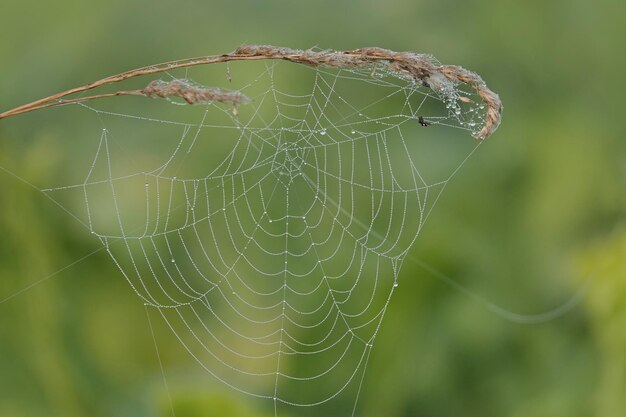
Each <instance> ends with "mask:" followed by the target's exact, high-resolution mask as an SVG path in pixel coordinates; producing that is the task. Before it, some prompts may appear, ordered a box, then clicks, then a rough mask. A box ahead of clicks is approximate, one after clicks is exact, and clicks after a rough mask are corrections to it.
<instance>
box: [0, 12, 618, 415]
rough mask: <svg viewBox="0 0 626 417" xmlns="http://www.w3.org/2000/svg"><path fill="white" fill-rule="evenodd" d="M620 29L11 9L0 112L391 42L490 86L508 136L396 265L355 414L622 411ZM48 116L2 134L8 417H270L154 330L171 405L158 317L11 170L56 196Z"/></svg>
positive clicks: (1, 353)
mask: <svg viewBox="0 0 626 417" xmlns="http://www.w3.org/2000/svg"><path fill="white" fill-rule="evenodd" d="M624 16H626V3H623V2H615V1H609V0H602V1H596V2H589V1H580V0H568V1H565V0H559V1H525V2H521V1H513V0H502V1H486V0H482V1H473V0H468V1H449V0H446V1H435V0H430V1H420V0H404V1H394V0H390V1H380V0H367V1H329V0H318V1H315V2H297V1H275V0H270V1H219V2H218V1H199V0H198V1H189V0H183V1H176V2H174V1H162V2H148V1H119V0H111V1H107V2H97V3H94V2H88V1H84V2H72V1H66V0H58V1H55V2H41V1H33V0H25V1H20V2H17V1H6V0H5V1H3V2H2V4H0V38H1V39H2V42H0V62H1V63H2V65H0V103H1V109H2V110H5V109H8V108H12V107H15V106H16V105H19V104H22V103H23V102H26V101H30V100H33V99H36V98H39V97H42V96H45V95H48V94H51V93H54V92H57V91H60V90H64V89H67V88H70V87H73V86H75V85H80V84H84V83H86V82H89V81H92V80H95V79H98V78H101V77H103V76H106V75H110V74H112V73H117V72H120V71H121V70H124V69H129V68H134V67H138V66H143V65H147V64H151V63H156V62H162V61H167V60H171V59H176V58H185V57H190V56H198V55H206V54H213V53H221V52H227V51H230V50H233V49H234V48H236V47H237V46H238V45H240V44H242V43H260V44H263V43H267V44H276V45H283V46H289V47H294V48H307V47H312V46H317V47H320V48H333V49H351V48H357V47H362V46H380V47H386V48H390V49H394V50H412V51H417V52H425V53H432V54H433V55H435V56H436V57H437V58H438V59H439V60H440V61H441V62H443V63H448V64H458V65H462V66H464V67H466V68H469V69H471V70H474V71H476V72H478V73H479V74H481V75H482V76H483V78H484V79H485V80H486V81H487V83H488V85H489V86H490V87H491V88H492V89H494V90H495V91H496V92H498V93H499V94H500V97H501V98H502V101H503V102H504V105H505V113H504V119H503V124H502V125H501V127H500V129H499V130H498V131H497V133H496V134H495V135H494V136H493V137H492V138H491V139H489V141H488V142H487V143H485V144H484V146H481V147H480V148H479V150H478V152H477V153H476V154H475V155H474V156H473V157H472V158H471V159H470V160H469V162H468V163H467V164H466V165H465V166H464V167H463V169H462V171H461V173H460V175H459V176H457V177H456V178H455V180H454V181H453V182H451V183H450V185H449V186H448V188H447V189H446V191H445V192H444V194H443V197H442V198H441V200H440V201H439V202H438V205H437V207H436V209H435V210H434V212H433V215H432V216H431V217H430V218H429V222H428V223H427V225H426V227H425V229H424V231H423V232H422V235H421V236H420V237H419V239H418V241H417V244H416V245H415V247H414V248H413V249H412V251H411V255H410V259H407V261H406V262H405V263H404V266H403V270H402V272H401V275H400V282H401V291H398V292H397V293H396V294H395V296H394V298H393V300H392V303H391V305H390V309H389V311H388V312H387V316H386V320H385V322H384V324H383V328H382V330H381V333H380V336H379V337H378V339H377V345H376V347H375V349H374V351H373V354H372V357H371V360H370V364H369V367H368V371H367V375H366V380H365V385H364V388H363V392H362V393H361V397H360V400H359V404H358V407H357V412H356V415H359V416H398V417H401V416H481V417H482V416H524V417H534V416H537V417H539V416H550V417H559V416H563V417H565V416H567V417H575V416H601V417H617V416H623V415H626V279H625V277H626V262H625V261H624V260H625V259H626V225H625V224H624V211H625V210H624V209H625V207H626V205H625V202H626V201H625V200H626V198H625V196H626V193H624V191H625V185H626V143H625V141H624V140H623V138H624V133H625V130H626V129H625V125H624V123H622V121H621V116H620V113H619V112H620V109H623V108H624V97H623V94H624V93H623V92H624V91H626V89H625V82H624V77H623V74H624V73H626V62H625V60H626V57H625V54H624V52H623V46H622V44H623V40H624V39H626V26H624V25H623V19H624ZM53 116H54V115H53V114H50V116H42V117H41V118H38V119H36V120H37V121H38V122H39V123H37V124H34V123H32V122H29V117H30V116H29V115H26V116H20V119H18V118H15V119H8V120H2V121H0V236H1V238H0V300H5V301H0V416H17V417H19V416H64V417H65V416H67V417H74V416H168V415H171V410H170V399H169V398H170V397H171V403H172V404H173V405H174V411H175V412H176V415H177V416H178V417H185V416H226V415H228V416H263V415H272V414H273V413H272V412H271V411H268V410H267V409H259V408H258V407H257V404H256V403H254V402H250V401H247V400H246V399H245V398H244V399H242V398H241V396H239V395H236V394H233V393H231V392H229V391H227V390H224V389H220V388H216V386H215V385H214V384H212V382H211V381H207V380H208V379H209V378H208V377H207V376H206V374H204V373H201V372H200V371H199V370H198V369H197V367H194V363H191V362H189V361H188V360H186V358H184V357H183V356H184V355H182V354H181V352H180V349H179V347H178V346H177V341H176V340H175V338H173V337H168V335H167V333H166V332H164V331H157V332H156V335H157V337H158V340H157V345H158V347H159V349H160V353H161V355H162V356H163V357H164V360H165V361H166V362H167V363H168V364H170V367H169V369H168V370H167V375H168V380H167V383H168V386H169V389H165V387H164V383H163V379H162V374H161V370H160V367H159V361H158V359H157V357H156V353H155V344H154V342H153V340H152V335H151V332H150V326H149V324H148V320H147V317H146V312H145V310H144V308H143V306H142V305H141V303H140V302H139V301H138V300H137V298H136V296H135V294H133V293H132V292H131V291H129V289H128V285H127V283H126V282H125V281H124V280H123V278H122V276H121V275H120V274H119V273H118V272H117V270H116V269H115V267H114V265H113V264H112V262H111V260H110V258H109V257H108V256H107V255H106V254H105V253H103V252H97V253H96V254H94V255H92V256H89V257H87V258H86V259H82V260H81V258H83V257H84V256H86V255H88V254H90V253H91V252H93V251H96V250H97V249H99V245H98V243H97V242H96V241H95V240H93V239H92V238H91V236H89V234H88V233H85V231H84V229H82V228H81V227H79V226H78V225H77V224H76V222H75V221H74V220H73V219H72V218H71V217H70V216H68V215H67V213H64V212H63V211H62V210H60V209H59V208H58V207H57V206H55V205H54V204H53V203H51V202H50V201H49V200H47V199H46V198H45V196H44V195H43V194H42V193H41V192H39V191H37V190H36V189H34V188H33V187H31V186H29V185H28V184H26V183H24V182H23V181H21V180H19V179H18V178H16V177H15V176H14V175H11V173H14V174H16V175H18V176H19V177H21V178H23V179H25V180H27V181H29V182H31V183H33V184H35V185H36V186H40V184H42V183H49V182H54V178H50V175H51V174H50V173H51V172H56V171H57V168H58V167H56V166H55V157H56V155H58V154H59V153H63V152H64V150H63V149H57V148H56V147H54V141H53V140H51V139H50V138H51V137H54V135H58V134H59V131H60V129H61V126H59V125H58V123H57V124H55V121H54V118H53ZM30 120H33V119H30ZM468 140H471V139H469V137H468ZM424 265H427V267H424ZM66 267H67V268H66ZM428 268H434V269H435V270H437V271H441V273H443V274H445V276H447V277H450V278H451V279H452V280H454V282H456V283H458V284H460V285H461V286H462V288H464V289H465V290H463V289H459V287H457V286H455V285H453V284H450V283H449V282H448V283H446V280H445V279H442V278H441V277H439V278H438V277H437V274H436V273H433V272H431V271H429V269H428ZM59 270H61V271H60V272H58V273H55V272H56V271H59ZM53 273H54V275H52V276H50V274H53ZM33 284H34V285H33ZM31 285H32V286H31ZM29 286H31V287H29ZM25 288H28V289H27V290H26V291H23V292H21V291H22V289H25ZM576 294H581V295H582V296H581V297H580V301H579V302H577V303H576V304H575V305H574V306H573V307H572V308H570V309H566V311H565V312H564V314H557V313H558V312H559V311H555V309H556V308H558V307H559V306H562V305H564V304H565V303H567V302H568V300H570V299H571V298H572V297H576ZM7 298H9V299H7ZM490 303H491V304H490ZM494 305H497V306H501V307H502V308H503V309H505V310H506V311H507V312H511V313H518V314H522V315H531V316H524V317H517V316H515V315H513V314H508V313H502V311H501V310H498V309H497V308H496V307H494ZM546 312H552V313H555V314H553V316H555V317H550V314H548V315H547V316H546V317H545V320H535V321H532V320H530V321H531V322H529V323H519V321H520V320H518V319H519V318H533V317H536V316H532V315H536V314H542V313H546ZM154 318H156V316H154ZM521 321H523V320H521ZM153 325H154V326H157V327H158V326H159V324H158V323H155V322H154V320H153ZM171 364H173V365H171ZM268 413H269V414H268Z"/></svg>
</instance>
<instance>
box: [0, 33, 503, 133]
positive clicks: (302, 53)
mask: <svg viewBox="0 0 626 417" xmlns="http://www.w3.org/2000/svg"><path fill="white" fill-rule="evenodd" d="M264 59H282V60H286V61H291V62H295V63H299V64H305V65H309V66H312V67H334V68H356V67H367V66H370V65H372V64H375V63H378V64H379V65H385V66H387V67H388V68H389V69H390V70H392V71H395V72H396V73H398V74H401V75H405V76H409V77H412V78H413V79H414V80H415V81H417V82H420V83H423V84H425V85H428V86H430V87H431V88H433V89H437V88H438V87H439V86H441V85H442V80H448V81H451V82H453V83H464V84H467V85H469V86H471V87H472V88H473V89H474V90H475V91H476V93H477V94H478V95H479V96H480V98H481V99H482V100H483V102H484V103H485V105H486V106H487V112H486V115H485V125H484V126H483V128H482V129H481V130H480V132H477V133H476V134H475V136H476V138H478V139H481V140H482V139H486V138H487V137H489V136H490V135H491V134H492V133H493V132H494V131H495V130H496V129H497V127H498V125H499V124H500V119H501V116H502V103H501V101H500V98H499V97H498V95H497V94H496V93H494V92H493V91H491V90H490V89H489V88H488V87H487V85H486V84H485V82H484V81H483V80H482V79H481V78H480V76H479V75H478V74H476V73H474V72H471V71H468V70H466V69H464V68H462V67H459V66H456V65H438V64H436V63H434V62H433V59H432V57H430V56H428V55H422V54H415V53H412V52H394V51H390V50H387V49H382V48H361V49H356V50H353V51H344V52H336V51H313V50H295V49H289V48H280V47H274V46H256V45H244V46H241V47H239V48H237V49H236V50H235V51H233V52H231V53H228V54H222V55H212V56H204V57H197V58H189V59H183V60H179V61H171V62H165V63H162V64H158V65H152V66H149V67H143V68H137V69H133V70H130V71H126V72H123V73H121V74H117V75H113V76H110V77H106V78H103V79H101V80H98V81H94V82H92V83H89V84H86V85H83V86H80V87H76V88H72V89H70V90H66V91H63V92H60V93H57V94H53V95H51V96H49V97H45V98H42V99H40V100H36V101H33V102H31V103H28V104H24V105H22V106H19V107H16V108H14V109H12V110H8V111H6V112H4V113H0V119H4V118H7V117H10V116H15V115H18V114H21V113H26V112H30V111H33V110H38V109H42V108H46V107H52V106H58V105H62V104H67V103H79V102H85V101H89V100H94V99H99V98H105V97H112V96H121V95H144V96H150V95H151V94H149V88H148V87H146V88H144V89H143V90H132V91H118V92H116V93H109V94H100V95H92V96H89V97H80V98H74V99H69V100H63V98H64V97H66V96H69V95H72V94H76V93H81V92H84V91H88V90H92V89H95V88H98V87H101V86H104V85H109V84H114V83H118V82H121V81H124V80H127V79H130V78H134V77H139V76H143V75H150V74H157V73H162V72H165V71H170V70H175V69H179V68H186V67H192V66H199V65H209V64H215V63H220V62H229V61H253V60H264ZM216 91H217V89H216ZM59 100H60V101H59ZM233 104H237V103H233Z"/></svg>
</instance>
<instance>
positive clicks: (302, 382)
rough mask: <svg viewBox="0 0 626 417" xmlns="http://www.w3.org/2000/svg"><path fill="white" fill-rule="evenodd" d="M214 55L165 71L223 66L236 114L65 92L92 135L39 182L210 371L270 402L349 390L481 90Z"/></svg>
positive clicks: (315, 400) (449, 173)
mask: <svg viewBox="0 0 626 417" xmlns="http://www.w3.org/2000/svg"><path fill="white" fill-rule="evenodd" d="M214 67H215V68H210V69H207V68H203V69H202V70H193V71H194V73H193V74H191V73H190V72H184V73H181V74H173V73H172V74H169V77H171V78H172V79H177V78H185V79H189V78H193V79H194V81H198V82H201V83H203V82H204V81H206V85H215V80H220V81H222V80H223V83H224V85H225V86H226V87H227V88H230V89H234V90H238V91H240V92H242V93H244V94H246V95H247V96H248V97H250V98H251V99H252V102H251V103H250V104H247V105H242V106H241V107H240V108H239V109H238V112H237V113H238V114H237V115H235V114H234V113H233V111H232V108H230V107H229V106H226V105H223V104H218V103H212V104H207V105H202V106H188V105H176V104H181V103H177V102H176V101H175V100H173V101H171V102H168V101H167V100H147V101H146V99H138V98H124V99H118V100H117V101H116V100H112V101H110V102H101V103H91V104H88V105H87V104H77V105H71V106H66V107H65V108H70V107H71V108H72V109H73V111H76V112H80V113H82V114H83V117H85V116H84V114H85V112H86V113H87V114H88V116H87V117H92V118H93V119H94V122H95V123H99V124H100V125H101V129H100V131H99V134H98V135H93V133H88V134H86V138H85V139H86V140H87V141H92V139H93V138H99V140H97V141H95V142H93V141H92V142H90V143H93V153H92V154H93V155H94V157H93V159H92V161H91V162H90V163H89V164H86V165H85V166H84V168H85V169H84V172H86V175H84V178H83V179H82V180H79V181H77V182H76V184H74V185H67V186H61V187H52V188H48V189H45V190H44V192H46V193H47V194H48V195H50V196H51V197H53V198H54V199H55V200H57V201H63V202H64V203H63V204H64V205H65V206H66V207H69V208H70V210H71V211H72V212H74V213H77V215H79V216H81V217H82V218H84V219H85V223H86V224H88V225H89V229H90V231H91V233H92V234H93V235H94V236H95V237H97V238H98V239H99V240H100V242H101V243H102V245H103V246H104V247H105V249H106V251H107V252H108V253H109V254H110V256H111V258H112V259H113V261H114V263H115V265H117V267H118V268H119V270H120V271H121V273H122V274H123V276H124V277H125V278H126V280H127V281H128V283H129V284H130V286H131V287H132V289H133V291H135V293H136V294H137V296H138V297H139V298H140V299H141V300H142V301H143V303H144V304H145V305H146V306H147V308H149V309H151V310H154V311H156V312H158V313H159V314H160V316H161V317H162V318H163V320H164V321H165V323H166V324H167V327H169V328H170V329H171V331H172V333H173V335H174V336H175V337H176V338H177V339H178V340H179V341H180V344H181V345H182V346H183V347H184V349H186V350H187V351H188V353H189V354H190V355H191V356H192V357H193V358H194V359H195V361H197V363H198V364H199V365H200V366H201V367H202V368H203V369H205V370H206V372H207V373H208V374H210V375H212V377H214V378H215V379H216V380H219V381H221V382H222V383H223V384H225V385H227V386H229V387H231V388H233V389H235V390H237V391H240V392H242V393H244V394H248V395H250V396H253V397H258V398H262V399H266V400H267V401H269V403H270V404H272V405H273V408H274V413H275V414H279V411H280V409H281V407H290V406H296V407H312V406H319V405H322V404H326V403H331V402H332V400H335V399H336V400H337V401H342V402H341V403H340V404H343V405H344V406H345V404H349V407H353V406H354V405H355V402H356V399H357V398H358V393H359V391H360V390H361V386H362V384H363V376H364V374H365V369H366V366H367V362H368V359H369V356H370V353H371V351H372V347H373V345H374V343H375V340H376V337H377V335H378V332H379V329H380V327H381V323H382V320H383V317H384V315H385V312H386V309H387V307H388V305H389V302H390V300H391V297H392V295H393V293H394V291H396V290H397V287H398V277H399V272H400V269H401V265H402V262H403V259H404V257H405V255H406V254H407V252H408V251H409V249H410V247H411V245H412V244H413V243H414V241H415V240H416V238H417V237H418V235H419V233H420V231H421V230H422V227H423V226H424V223H425V221H426V219H427V218H428V216H429V214H430V212H431V210H432V208H433V205H434V203H435V202H436V201H437V199H438V197H439V196H440V194H441V192H442V191H443V189H444V188H445V186H446V184H447V183H448V182H449V181H450V179H451V178H452V177H453V175H454V174H455V173H456V172H457V171H458V169H459V168H460V167H461V165H462V164H463V162H464V161H465V160H466V159H467V158H468V157H469V155H471V153H472V152H473V151H474V150H475V149H476V148H477V146H478V143H477V142H474V141H472V140H471V138H470V134H471V133H473V132H477V131H478V130H480V129H481V128H482V125H483V120H484V115H485V112H484V106H483V105H482V104H481V101H480V99H479V98H478V97H476V96H475V95H474V94H473V93H472V92H471V91H470V90H469V89H467V90H464V89H463V87H462V86H461V85H455V84H452V83H450V84H449V85H447V86H446V88H444V89H442V90H441V91H439V92H435V91H433V90H432V89H431V88H430V87H429V86H426V85H421V84H417V83H416V82H415V81H414V80H412V79H410V78H406V77H403V76H400V75H398V74H397V73H393V72H390V71H388V70H386V69H385V68H384V67H381V66H379V67H376V66H373V67H371V68H367V69H328V68H309V67H305V66H302V65H296V64H291V63H284V62H277V63H265V64H263V63H239V64H238V65H233V64H232V63H231V64H230V66H229V67H228V68H224V66H221V67H218V66H214ZM225 73H227V74H228V77H225V76H224V74H225ZM227 78H228V81H227ZM231 79H232V81H230V80H231ZM89 126H93V123H89ZM90 131H91V132H93V129H91V128H90ZM344 397H345V398H344ZM340 398H344V399H340ZM337 407H340V406H337ZM349 407H348V408H349ZM300 410H302V409H300ZM346 412H347V413H348V414H349V413H350V412H354V411H353V409H349V410H348V411H346ZM298 413H301V411H298Z"/></svg>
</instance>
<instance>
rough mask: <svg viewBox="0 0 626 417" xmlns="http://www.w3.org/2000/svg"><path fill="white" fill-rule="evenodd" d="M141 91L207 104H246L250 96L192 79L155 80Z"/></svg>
mask: <svg viewBox="0 0 626 417" xmlns="http://www.w3.org/2000/svg"><path fill="white" fill-rule="evenodd" d="M141 93H142V94H143V95H145V96H148V97H160V98H169V97H180V98H182V99H183V100H185V101H186V102H187V104H207V103H212V102H214V101H217V102H220V103H227V104H232V105H233V106H237V105H239V104H246V103H249V102H250V98H248V97H247V96H246V95H244V94H242V93H240V92H239V91H226V90H222V89H221V88H214V87H204V86H202V85H200V84H197V83H194V82H193V81H190V80H184V79H175V80H171V81H163V80H154V81H152V82H151V83H150V84H148V85H147V86H146V87H145V88H144V89H143V90H141Z"/></svg>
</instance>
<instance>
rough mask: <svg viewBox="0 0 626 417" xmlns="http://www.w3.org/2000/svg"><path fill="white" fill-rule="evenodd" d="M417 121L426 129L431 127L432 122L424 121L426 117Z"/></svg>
mask: <svg viewBox="0 0 626 417" xmlns="http://www.w3.org/2000/svg"><path fill="white" fill-rule="evenodd" d="M417 121H418V122H419V124H420V126H424V127H426V126H430V122H428V121H426V120H424V116H419V117H418V118H417Z"/></svg>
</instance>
